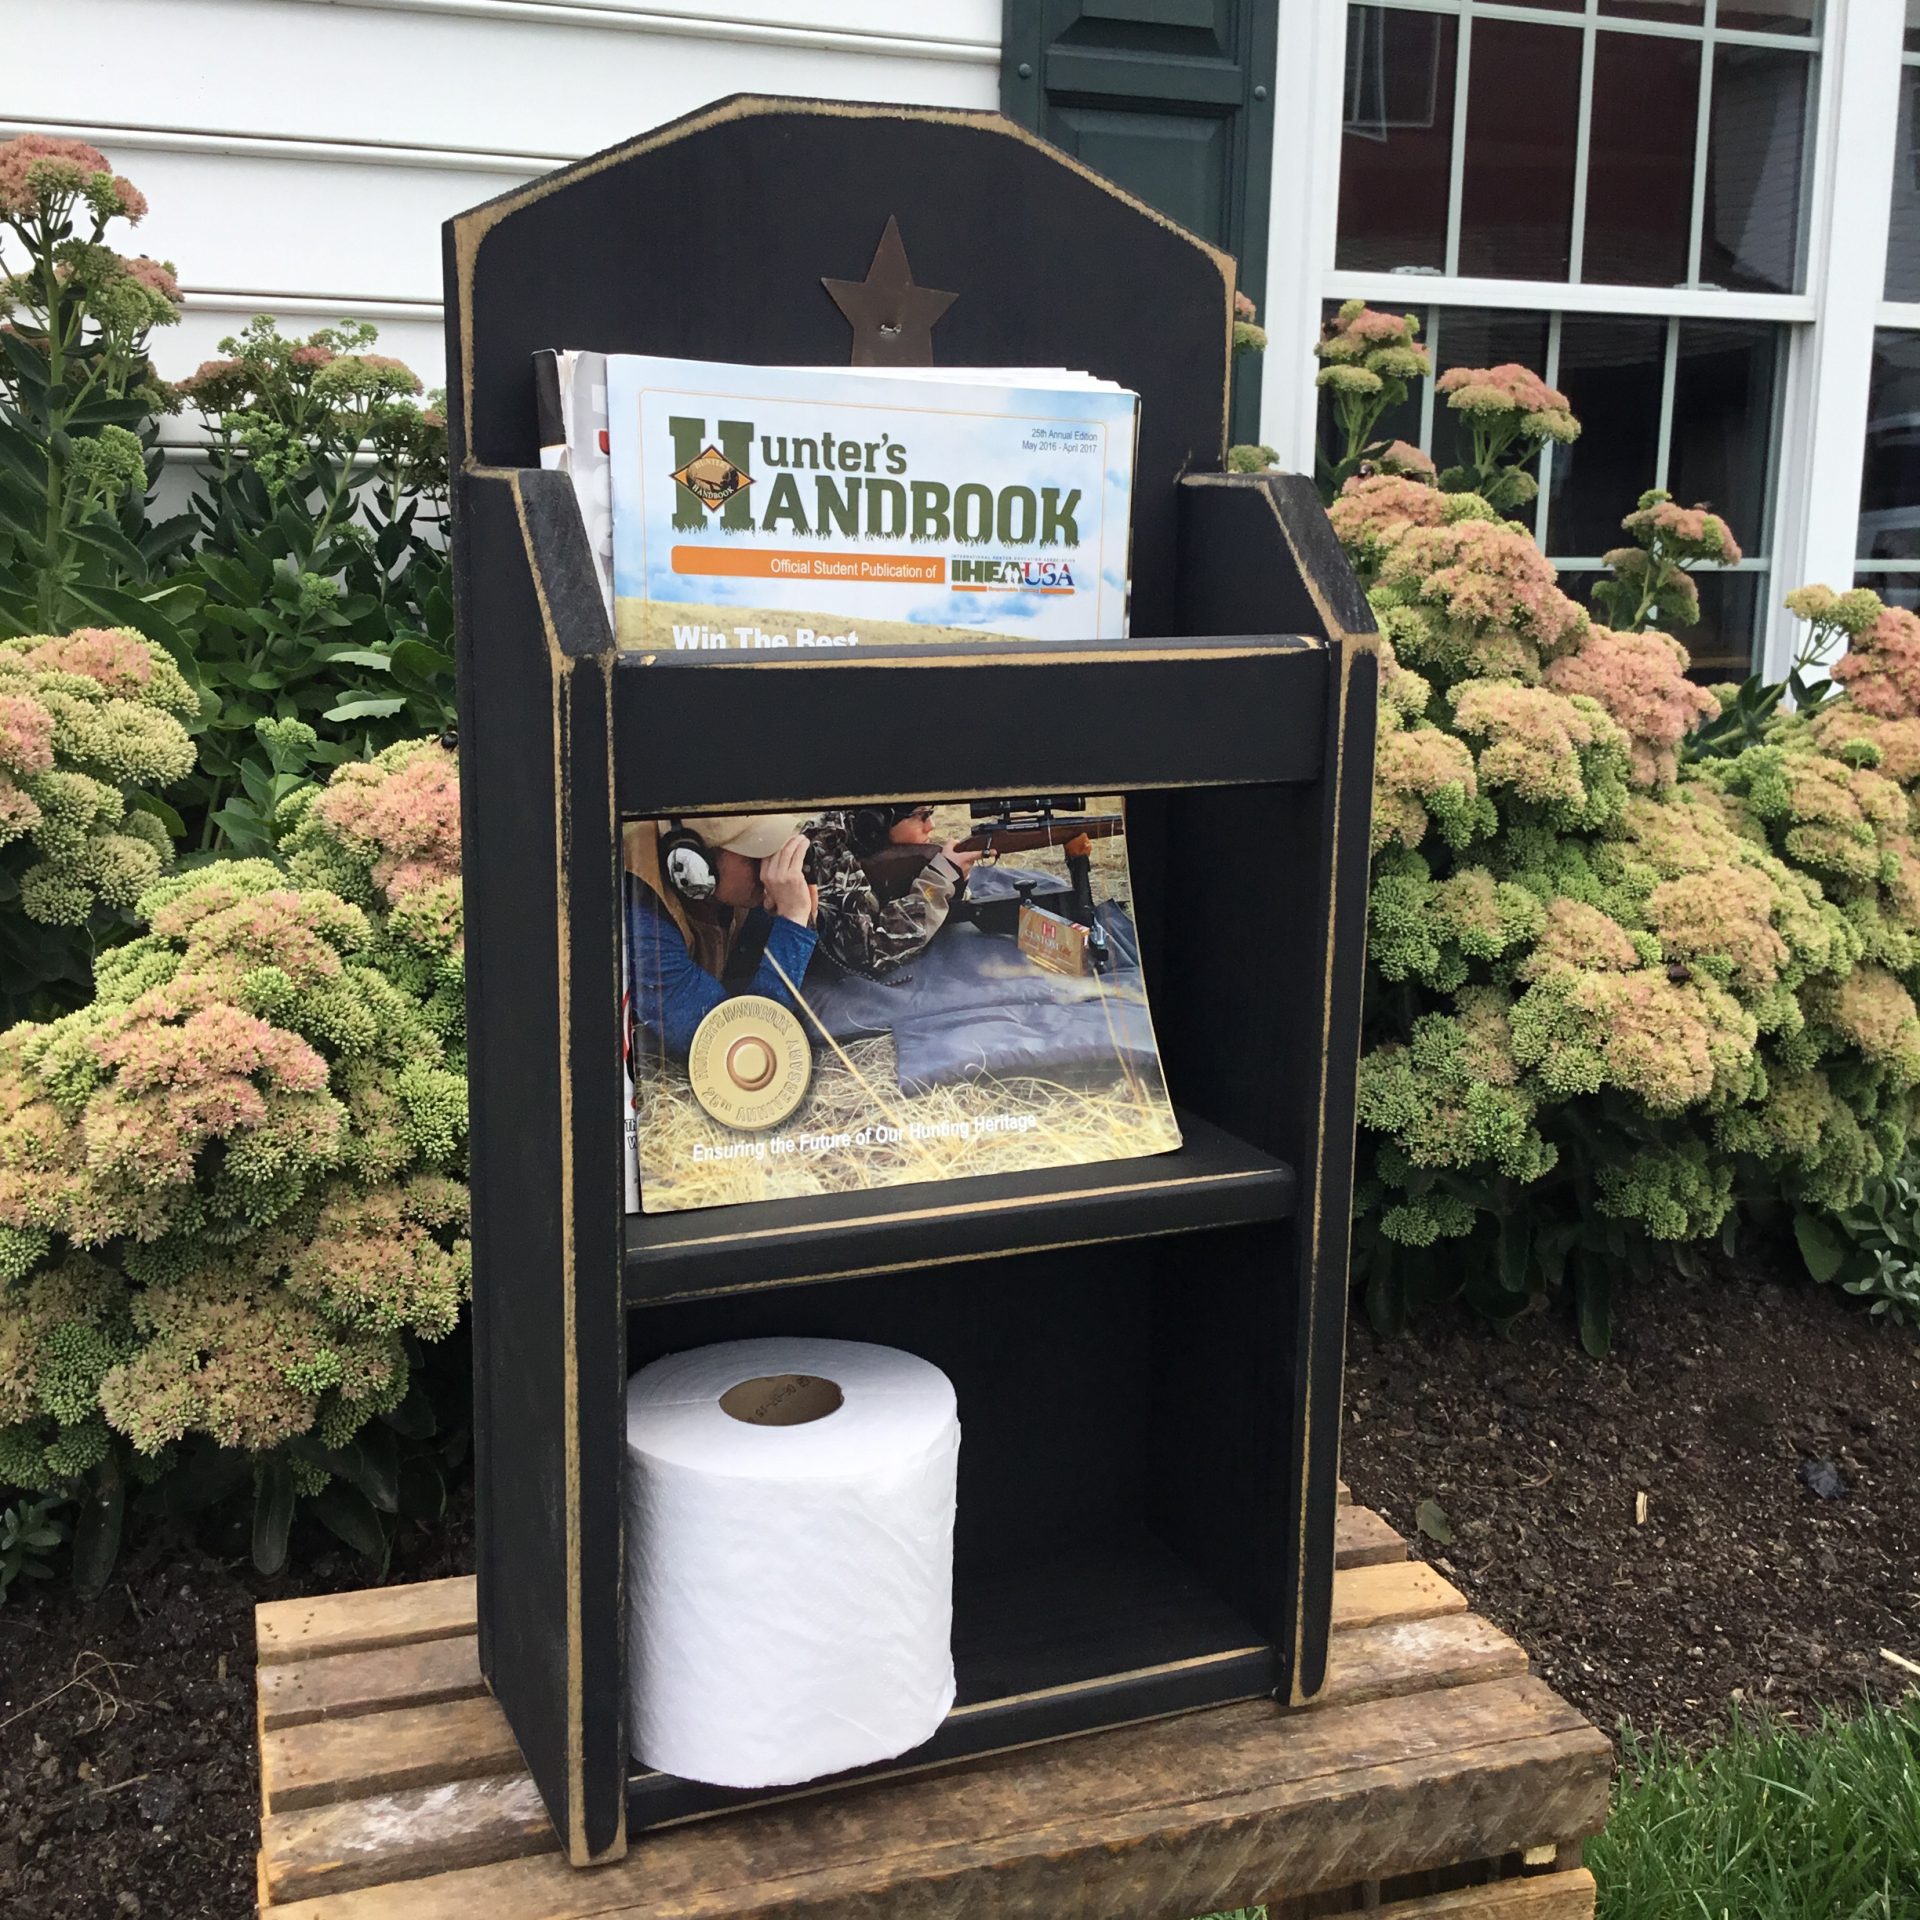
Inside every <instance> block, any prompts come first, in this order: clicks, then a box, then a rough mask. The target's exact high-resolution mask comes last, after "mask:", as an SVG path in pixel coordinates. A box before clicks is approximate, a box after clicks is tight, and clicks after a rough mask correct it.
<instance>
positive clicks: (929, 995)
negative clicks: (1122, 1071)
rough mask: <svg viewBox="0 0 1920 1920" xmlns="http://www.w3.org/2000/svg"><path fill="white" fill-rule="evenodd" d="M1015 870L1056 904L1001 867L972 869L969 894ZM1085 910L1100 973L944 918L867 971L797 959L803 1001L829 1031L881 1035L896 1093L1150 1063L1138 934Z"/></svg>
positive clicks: (1010, 878) (1006, 879) (995, 892)
mask: <svg viewBox="0 0 1920 1920" xmlns="http://www.w3.org/2000/svg"><path fill="white" fill-rule="evenodd" d="M1021 880H1035V881H1038V882H1040V883H1041V884H1040V889H1039V891H1038V892H1037V894H1036V898H1038V899H1041V900H1044V901H1046V902H1047V904H1048V905H1050V906H1058V905H1061V904H1064V903H1063V902H1061V901H1059V900H1057V899H1053V898H1049V896H1050V895H1054V894H1056V893H1057V892H1058V889H1059V883H1058V881H1057V880H1056V879H1055V878H1054V876H1052V875H1048V874H1036V873H1029V872H1023V871H1021V870H1019V869H1009V868H1005V867H994V868H976V869H975V870H974V873H973V876H972V878H971V879H970V880H969V881H968V897H969V898H971V899H974V900H983V899H988V898H998V897H1010V896H1011V895H1012V894H1013V892H1014V888H1015V883H1016V882H1018V881H1021ZM982 881H985V882H986V883H987V884H986V885H985V886H984V887H983V886H982V885H981V883H982ZM1096 915H1097V917H1098V919H1099V922H1100V925H1101V927H1102V928H1103V929H1104V931H1105V933H1106V936H1107V944H1108V947H1109V949H1110V950H1111V952H1112V955H1113V965H1112V966H1111V967H1110V968H1109V969H1108V971H1107V972H1106V973H1104V974H1099V975H1095V974H1086V975H1083V976H1081V977H1080V978H1077V979H1075V978H1070V977H1068V976H1066V975H1064V974H1058V973H1049V972H1048V971H1047V970H1046V969H1045V968H1044V967H1041V966H1038V965H1036V964H1035V963H1034V962H1033V961H1032V960H1030V959H1028V958H1027V956H1026V955H1025V954H1024V953H1022V952H1021V951H1020V948H1019V945H1018V943H1017V942H1016V941H1015V940H1014V939H1013V937H1012V936H1011V935H1009V934H991V933H983V932H981V930H980V929H979V928H978V927H976V926H972V925H970V924H958V925H956V924H952V923H949V924H948V925H947V926H945V927H943V928H941V930H940V931H939V933H937V934H936V935H935V936H934V938H933V940H932V942H931V943H930V944H929V945H928V947H927V948H926V950H925V951H924V952H922V953H918V954H916V955H915V956H914V957H913V958H912V959H911V960H909V961H907V962H906V963H905V964H904V965H902V966H900V967H896V968H895V969H894V970H893V971H892V972H891V973H886V974H882V975H881V977H880V978H879V979H878V980H868V979H864V978H862V977H860V976H859V975H856V974H849V973H844V972H840V971H839V970H837V969H835V968H834V967H833V966H832V964H831V963H830V962H827V961H824V960H816V961H815V963H814V965H813V966H812V967H810V968H809V969H808V970H807V978H806V982H805V987H804V992H805V995H806V1000H807V1004H808V1006H809V1007H810V1008H811V1009H812V1011H813V1012H814V1013H815V1014H816V1015H817V1016H818V1018H819V1020H820V1022H821V1024H822V1025H823V1026H825V1028H826V1029H827V1031H828V1032H829V1033H830V1034H831V1035H832V1036H833V1037H834V1039H836V1040H852V1039H859V1038H864V1037H866V1036H869V1035H872V1034H881V1033H890V1034H892V1035H893V1040H894V1048H895V1053H896V1056H897V1063H898V1065H897V1073H898V1079H899V1083H900V1091H901V1092H902V1093H920V1092H924V1091H925V1090H926V1089H927V1088H929V1087H938V1086H946V1085H949V1084H951V1083H952V1082H954V1081H956V1080H971V1079H976V1078H978V1077H981V1076H983V1075H985V1076H990V1077H992V1078H994V1079H1006V1078H1008V1077H1010V1076H1012V1075H1033V1076H1035V1077H1037V1078H1040V1079H1047V1080H1066V1079H1077V1078H1081V1077H1084V1076H1086V1075H1089V1074H1092V1073H1101V1074H1103V1075H1105V1074H1110V1073H1112V1072H1114V1071H1116V1070H1117V1068H1118V1066H1119V1064H1120V1063H1121V1062H1123V1061H1124V1062H1125V1063H1126V1065H1127V1066H1129V1067H1131V1068H1132V1069H1134V1070H1135V1071H1144V1072H1148V1073H1152V1072H1155V1071H1157V1069H1158V1066H1159V1058H1160V1056H1159V1051H1158V1049H1157V1048H1156V1047H1155V1045H1154V1040H1153V1021H1152V1016H1151V1015H1150V1013H1149V1011H1148V1008H1147V994H1146V986H1145V984H1144V982H1143V981H1142V979H1141V976H1140V942H1139V937H1138V935H1137V934H1136V933H1135V932H1134V927H1133V922H1132V921H1131V920H1130V919H1129V918H1128V917H1127V915H1126V914H1125V913H1124V912H1123V911H1122V910H1121V909H1120V908H1119V907H1117V906H1115V905H1114V904H1112V903H1111V902H1108V903H1106V904H1103V905H1102V906H1100V907H1099V908H1097V909H1096Z"/></svg>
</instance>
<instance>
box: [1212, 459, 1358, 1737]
mask: <svg viewBox="0 0 1920 1920" xmlns="http://www.w3.org/2000/svg"><path fill="white" fill-rule="evenodd" d="M1183 484H1185V485H1190V486H1202V487H1242V488H1249V489H1250V490H1256V491H1258V493H1259V494H1260V496H1261V498H1262V499H1264V500H1265V501H1266V504H1267V511H1268V512H1269V513H1270V514H1271V515H1272V516H1273V521H1274V526H1275V528H1276V530H1277V531H1278V533H1279V535H1280V540H1281V544H1282V545H1283V546H1284V547H1285V549H1286V552H1287V555H1288V557H1289V559H1291V560H1292V562H1293V566H1294V571H1295V572H1296V573H1297V574H1298V575H1299V577H1300V581H1301V584H1302V585H1303V586H1304V587H1305V588H1306V590H1307V594H1308V597H1309V598H1310V599H1311V600H1312V602H1313V606H1314V611H1315V612H1316V613H1318V614H1319V616H1320V619H1321V623H1322V624H1323V625H1324V626H1325V627H1326V629H1327V633H1328V635H1329V636H1330V639H1331V642H1332V646H1331V649H1330V650H1331V651H1333V652H1334V653H1335V654H1336V656H1337V662H1338V664H1337V670H1336V673H1335V676H1334V683H1333V685H1332V686H1331V687H1330V688H1329V689H1328V697H1329V698H1330V699H1332V700H1333V701H1334V702H1335V703H1336V704H1335V707H1334V710H1333V714H1332V719H1333V723H1334V726H1333V764H1332V766H1331V767H1323V769H1322V772H1321V778H1322V780H1323V781H1325V782H1326V783H1328V785H1329V786H1330V788H1331V791H1330V792H1329V793H1328V795H1327V812H1326V817H1327V819H1328V821H1329V826H1330V830H1329V833H1328V836H1327V846H1328V850H1329V854H1330V858H1329V860H1328V867H1327V917H1326V939H1325V948H1324V957H1323V961H1322V968H1321V981H1320V996H1321V997H1320V1077H1319V1083H1318V1087H1317V1089H1316V1100H1315V1109H1314V1111H1315V1126H1314V1142H1313V1200H1312V1204H1311V1206H1310V1208H1309V1210H1308V1215H1307V1223H1306V1250H1307V1261H1308V1272H1307V1273H1306V1274H1305V1275H1303V1276H1302V1277H1303V1279H1305V1280H1307V1281H1308V1282H1309V1284H1307V1285H1306V1286H1305V1287H1304V1289H1303V1294H1304V1303H1305V1309H1306V1313H1305V1320H1306V1324H1305V1326H1304V1327H1303V1328H1302V1330H1301V1336H1302V1337H1301V1354H1302V1360H1303V1364H1302V1367H1301V1380H1302V1394H1301V1410H1300V1426H1299V1436H1300V1530H1299V1535H1298V1538H1297V1540H1296V1542H1295V1547H1296V1561H1295V1565H1296V1568H1297V1572H1296V1575H1295V1587H1294V1629H1293V1649H1292V1660H1291V1663H1290V1674H1289V1680H1288V1693H1289V1696H1290V1703H1291V1704H1292V1705H1293V1706H1296V1707H1300V1706H1305V1705H1306V1704H1307V1702H1308V1701H1309V1700H1311V1699H1312V1698H1313V1694H1310V1693H1307V1692H1304V1691H1303V1690H1302V1688H1301V1684H1300V1669H1301V1664H1302V1662H1303V1660H1304V1657H1305V1653H1306V1629H1307V1599H1308V1593H1307V1580H1308V1573H1307V1568H1308V1548H1309V1544H1310V1533H1309V1528H1310V1520H1311V1513H1310V1495H1311V1491H1312V1481H1313V1442H1314V1412H1315V1409H1314V1394H1313V1375H1314V1367H1313V1359H1314V1342H1315V1338H1316V1336H1317V1334H1318V1331H1319V1329H1318V1324H1317V1323H1318V1316H1319V1289H1318V1287H1317V1286H1316V1285H1314V1284H1311V1282H1312V1281H1313V1280H1315V1279H1317V1278H1318V1276H1319V1274H1320V1272H1321V1270H1322V1269H1323V1268H1324V1267H1326V1266H1328V1265H1330V1264H1331V1261H1330V1259H1329V1258H1327V1256H1328V1255H1329V1254H1330V1253H1331V1251H1332V1248H1331V1246H1330V1244H1323V1238H1322V1236H1323V1233H1324V1232H1327V1231H1328V1229H1327V1226H1326V1158H1327V1088H1328V1085H1329V1083H1330V1081H1331V1079H1332V1071H1333V1069H1332V1061H1331V1053H1332V1045H1333V1034H1332V1022H1333V987H1334V979H1335V975H1336V971H1337V966H1338V960H1339V953H1338V936H1337V923H1338V920H1339V909H1340V852H1341V848H1342V844H1343V840H1344V835H1343V832H1342V809H1343V806H1344V803H1345V799H1346V791H1345V773H1346V747H1347V723H1348V708H1349V691H1350V688H1351V685H1352V679H1353V663H1354V660H1355V658H1356V657H1357V656H1359V655H1361V654H1370V655H1374V656H1376V657H1377V656H1378V655H1379V653H1380V650H1381V645H1382V640H1381V635H1380V633H1379V631H1378V629H1377V628H1376V629H1368V630H1366V631H1363V632H1356V631H1354V630H1353V629H1351V628H1349V627H1348V626H1347V625H1346V624H1345V623H1344V622H1343V621H1342V620H1340V619H1339V618H1338V616H1337V615H1336V614H1335V612H1334V610H1333V606H1332V603H1331V602H1330V601H1329V600H1328V598H1327V596H1326V594H1325V592H1324V591H1323V590H1322V587H1321V584H1320V581H1319V578H1318V576H1317V575H1316V573H1315V571H1314V569H1313V568H1312V567H1310V566H1308V565H1307V564H1306V562H1305V558H1304V556H1303V555H1302V554H1301V552H1300V549H1299V547H1298V546H1297V545H1296V544H1295V543H1294V540H1293V536H1292V533H1291V531H1290V530H1289V528H1288V526H1287V523H1286V519H1285V517H1284V516H1283V515H1282V514H1281V512H1280V502H1279V499H1278V497H1277V495H1276V493H1275V490H1274V487H1273V485H1272V484H1271V482H1270V481H1269V480H1266V479H1264V478H1263V477H1262V476H1260V475H1258V474H1254V475H1240V474H1224V473H1223V474H1191V475H1188V476H1187V477H1186V479H1185V481H1184V482H1183ZM1366 939H1367V927H1366V919H1365V916H1364V914H1363V915H1362V918H1361V923H1360V950H1359V953H1358V955H1357V956H1356V959H1357V965H1358V967H1359V969H1360V971H1361V972H1362V973H1363V974H1364V972H1365V968H1366ZM1359 1049H1360V1034H1359V1031H1358V1027H1357V1025H1356V1030H1355V1033H1354V1071H1355V1073H1356V1075H1357V1073H1358V1062H1359ZM1357 1130H1358V1114H1357V1112H1356V1113H1355V1115H1354V1116H1353V1131H1354V1132H1357ZM1352 1154H1353V1141H1352V1139H1351V1138H1350V1139H1349V1143H1348V1155H1349V1161H1350V1162H1351V1158H1352ZM1337 1238H1338V1240H1339V1251H1340V1267H1341V1291H1342V1294H1343V1296H1344V1294H1345V1293H1346V1290H1347V1287H1348V1284H1349V1282H1350V1279H1351V1267H1352V1248H1353V1230H1352V1210H1351V1207H1348V1208H1347V1209H1346V1210H1345V1211H1344V1212H1343V1215H1342V1219H1341V1221H1340V1223H1339V1226H1338V1229H1337ZM1345 1395H1346V1330H1345V1323H1344V1319H1343V1321H1342V1326H1341V1334H1340V1366H1339V1379H1338V1383H1337V1385H1336V1389H1335V1393H1334V1409H1335V1419H1336V1421H1337V1420H1338V1417H1339V1409H1340V1407H1341V1406H1342V1404H1343V1403H1344V1400H1345ZM1337 1470H1338V1469H1337V1467H1336V1472H1337ZM1321 1685H1322V1686H1324V1685H1325V1673H1324V1670H1323V1672H1322V1675H1321ZM1318 1691H1319V1689H1318V1688H1316V1689H1315V1692H1318Z"/></svg>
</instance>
